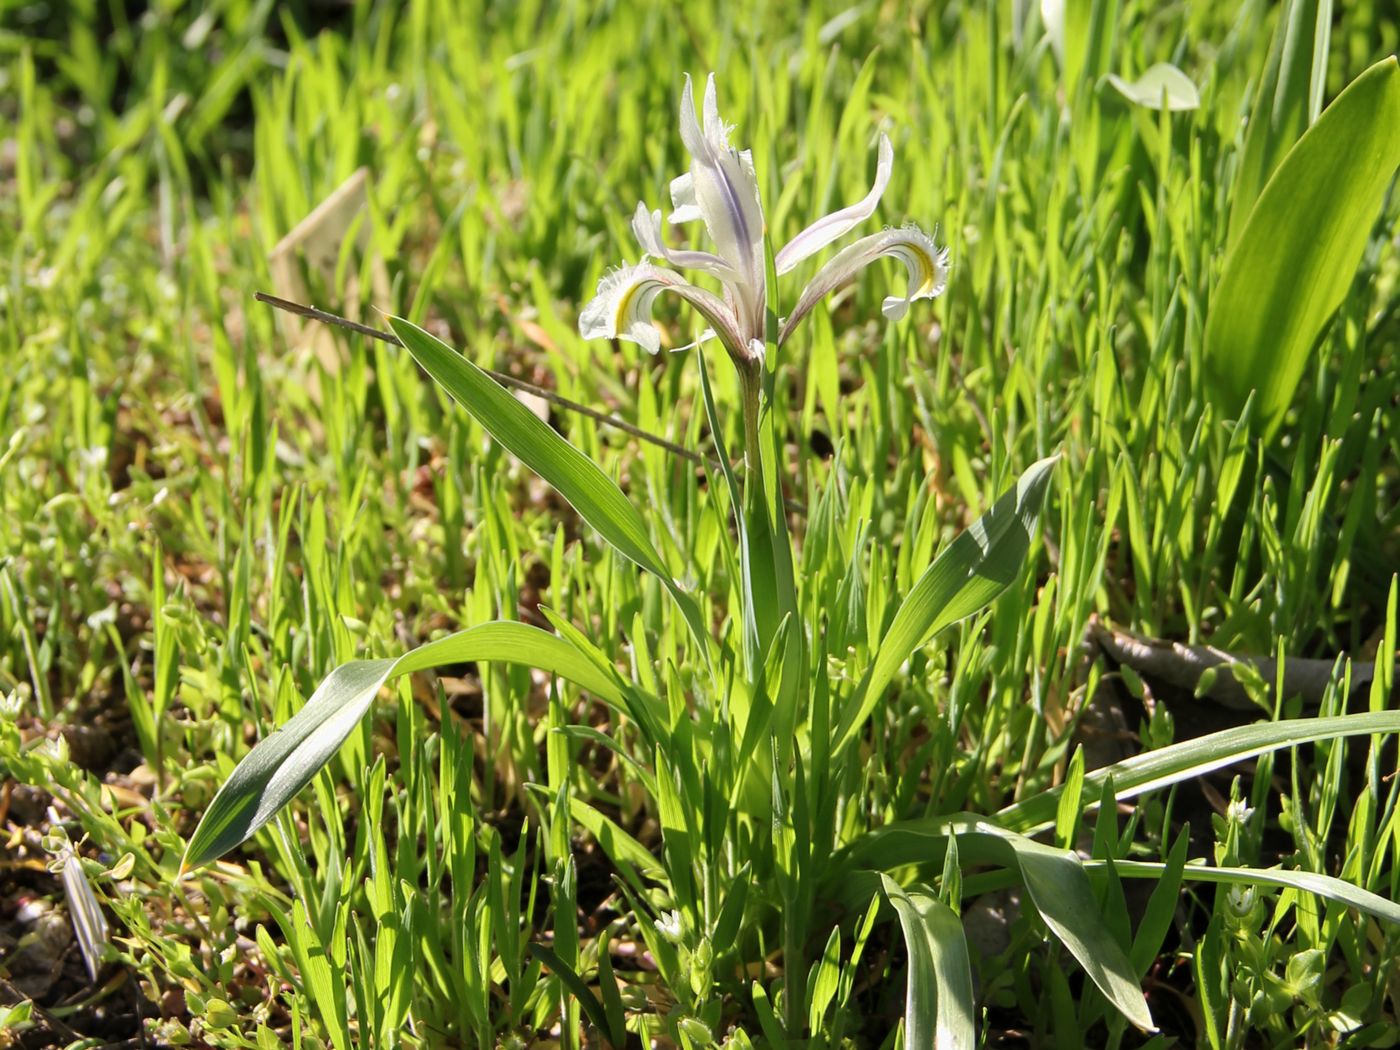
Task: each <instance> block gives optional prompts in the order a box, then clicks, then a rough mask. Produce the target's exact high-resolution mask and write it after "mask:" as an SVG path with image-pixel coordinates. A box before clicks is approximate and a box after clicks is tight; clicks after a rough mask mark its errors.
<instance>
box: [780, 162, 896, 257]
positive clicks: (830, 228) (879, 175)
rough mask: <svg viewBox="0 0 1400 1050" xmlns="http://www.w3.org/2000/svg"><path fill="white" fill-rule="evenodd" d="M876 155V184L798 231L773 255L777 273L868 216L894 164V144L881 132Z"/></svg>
mask: <svg viewBox="0 0 1400 1050" xmlns="http://www.w3.org/2000/svg"><path fill="white" fill-rule="evenodd" d="M878 157H879V159H878V160H877V161H876V164H875V184H874V185H873V186H871V187H870V192H869V193H867V194H866V195H865V196H864V197H863V198H862V199H861V200H859V201H857V202H856V203H855V204H852V205H850V206H849V207H846V208H842V209H841V210H840V211H834V212H832V213H831V214H830V215H826V216H823V217H822V218H820V219H818V220H817V221H816V222H814V223H812V225H810V226H808V227H807V228H806V229H805V230H803V231H802V232H801V233H799V234H798V235H797V236H796V237H794V238H793V239H792V240H790V241H788V242H787V244H785V245H783V247H782V250H781V251H779V252H778V254H777V255H776V256H775V257H774V259H773V264H774V266H776V267H777V270H778V272H779V273H787V272H788V271H789V270H791V269H792V268H793V267H795V266H796V265H797V264H798V263H800V262H801V261H802V260H803V259H806V258H808V257H809V256H812V255H815V254H816V253H817V252H819V251H821V250H822V249H823V248H825V247H826V246H827V245H828V244H830V243H831V242H832V241H834V240H836V239H837V238H838V237H844V236H845V235H846V234H847V233H849V232H850V231H851V230H853V229H855V228H856V227H857V226H859V225H860V224H861V223H863V222H864V221H865V220H866V219H868V218H870V216H872V215H874V214H875V208H876V206H877V205H878V204H879V203H880V198H881V197H882V196H883V195H884V192H885V187H886V186H888V185H889V182H890V172H891V170H893V168H894V147H893V146H891V145H890V140H889V139H888V138H887V137H886V136H884V135H881V136H880V148H879V154H878Z"/></svg>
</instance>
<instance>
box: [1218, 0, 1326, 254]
mask: <svg viewBox="0 0 1400 1050" xmlns="http://www.w3.org/2000/svg"><path fill="white" fill-rule="evenodd" d="M1331 28H1332V2H1331V0H1285V2H1284V4H1283V7H1282V9H1281V10H1280V12H1279V16H1278V25H1277V26H1276V27H1275V28H1274V36H1273V40H1272V42H1271V43H1270V45H1269V58H1268V63H1267V65H1266V66H1265V68H1264V78H1263V80H1261V81H1260V82H1259V85H1258V86H1257V87H1256V88H1255V92H1254V100H1253V102H1252V104H1251V106H1250V110H1249V121H1248V123H1247V124H1246V125H1245V132H1244V147H1243V149H1242V150H1241V152H1240V161H1239V169H1238V171H1237V172H1236V174H1235V182H1234V185H1233V186H1232V187H1231V188H1230V234H1229V244H1230V246H1233V245H1234V243H1235V241H1237V240H1238V239H1239V236H1240V232H1241V231H1242V230H1243V229H1244V225H1245V221H1246V220H1247V219H1248V218H1249V213H1250V212H1251V211H1252V210H1253V208H1254V202H1255V201H1257V200H1258V199H1259V191H1260V190H1262V189H1263V188H1264V185H1265V183H1267V182H1268V181H1269V176H1270V175H1272V174H1273V173H1274V169H1275V168H1277V167H1278V164H1279V161H1281V160H1282V159H1283V158H1284V156H1285V155H1286V154H1287V153H1288V151H1289V150H1290V149H1292V148H1293V144H1294V143H1295V142H1297V141H1298V137H1299V136H1300V135H1302V134H1303V132H1304V131H1305V130H1306V129H1307V127H1308V125H1309V124H1311V123H1312V122H1313V121H1315V120H1316V119H1317V116H1318V114H1319V113H1320V112H1321V111H1322V93H1323V91H1324V90H1325V89H1326V87H1327V43H1328V37H1329V36H1330V35H1331Z"/></svg>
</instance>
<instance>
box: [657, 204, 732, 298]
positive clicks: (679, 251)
mask: <svg viewBox="0 0 1400 1050" xmlns="http://www.w3.org/2000/svg"><path fill="white" fill-rule="evenodd" d="M632 232H633V233H634V234H635V235H636V237H637V241H638V243H640V244H641V246H642V251H644V252H646V253H647V254H648V255H655V256H657V257H659V258H662V259H665V260H666V261H667V262H668V263H670V264H671V265H672V266H679V267H680V268H681V269H682V270H701V271H703V272H704V273H708V274H712V275H713V276H715V277H718V278H720V279H721V280H726V281H732V280H734V277H735V274H734V270H733V268H732V267H731V266H730V265H729V264H728V263H727V262H725V261H724V260H723V259H721V258H720V257H719V256H718V255H715V254H713V253H712V252H699V251H692V250H688V249H684V248H668V247H666V242H665V241H663V240H662V239H661V212H659V211H648V210H647V206H646V205H645V204H638V205H637V211H636V214H635V215H633V216H632Z"/></svg>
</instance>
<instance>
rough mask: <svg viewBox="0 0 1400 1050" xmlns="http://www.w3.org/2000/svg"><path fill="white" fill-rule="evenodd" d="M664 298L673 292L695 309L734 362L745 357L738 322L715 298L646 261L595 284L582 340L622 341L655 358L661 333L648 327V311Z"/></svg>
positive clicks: (581, 325)
mask: <svg viewBox="0 0 1400 1050" xmlns="http://www.w3.org/2000/svg"><path fill="white" fill-rule="evenodd" d="M662 292H673V293H675V294H676V295H678V296H680V297H681V298H682V299H684V300H685V301H686V302H687V303H689V304H690V305H691V306H692V307H694V308H695V310H696V311H697V312H698V313H699V314H700V316H701V317H703V318H704V319H705V321H706V323H707V324H709V326H710V328H712V329H713V330H714V332H715V334H716V335H717V336H718V337H719V339H720V341H721V342H722V343H724V346H725V349H726V350H728V351H729V353H730V355H731V356H733V357H734V358H735V360H740V359H743V358H744V357H746V356H747V353H748V341H747V340H746V339H745V338H744V337H743V336H741V335H740V330H739V323H738V319H737V318H736V317H735V316H734V312H733V311H732V310H731V309H730V308H729V307H728V306H726V305H725V303H724V302H723V301H722V300H721V299H720V298H719V296H717V295H715V294H714V293H713V292H707V291H705V289H703V288H697V287H695V285H693V284H690V283H688V282H687V281H686V280H685V279H684V278H683V277H681V275H680V274H678V273H676V272H675V271H674V270H668V269H666V268H665V267H661V266H654V265H653V264H651V263H650V262H648V261H647V260H646V259H645V258H643V259H642V261H641V262H639V263H638V264H637V265H636V266H623V267H622V268H621V269H620V270H614V271H613V272H612V273H610V274H608V275H607V276H606V277H604V278H603V279H602V280H601V281H599V282H598V294H597V295H596V296H594V298H593V299H592V300H591V301H590V302H589V303H588V305H587V306H585V307H584V308H583V310H582V312H580V313H579V317H578V330H579V334H580V335H581V336H583V337H584V338H585V339H626V340H628V341H629V342H633V343H636V344H637V345H638V346H641V347H644V348H645V349H646V350H647V351H649V352H650V353H653V354H655V353H659V352H660V350H661V333H660V331H659V330H658V329H657V327H656V325H655V324H653V323H652V320H651V306H652V303H653V302H654V301H655V300H656V297H657V296H658V295H660V294H661V293H662Z"/></svg>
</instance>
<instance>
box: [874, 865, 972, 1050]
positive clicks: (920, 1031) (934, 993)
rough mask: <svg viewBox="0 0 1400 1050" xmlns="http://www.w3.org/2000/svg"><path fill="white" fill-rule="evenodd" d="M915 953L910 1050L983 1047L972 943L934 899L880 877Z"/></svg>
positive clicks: (907, 1014) (908, 1002) (907, 1025)
mask: <svg viewBox="0 0 1400 1050" xmlns="http://www.w3.org/2000/svg"><path fill="white" fill-rule="evenodd" d="M880 885H881V888H882V889H883V890H884V893H885V897H886V898H887V899H888V900H889V902H890V904H891V905H892V906H893V907H894V910H895V913H896V914H897V915H898V916H899V925H900V927H901V928H902V929H903V931H904V944H905V947H906V948H907V949H908V952H909V976H908V978H907V982H906V985H905V999H904V1045H905V1046H910V1047H913V1046H927V1047H933V1048H934V1050H961V1048H964V1047H967V1048H970V1047H973V1046H975V1045H976V1042H977V1030H976V1026H975V1024H974V1022H973V1017H974V1004H975V1002H976V1000H975V999H974V998H973V994H972V966H971V963H970V962H969V961H968V954H967V938H966V937H965V936H964V934H963V928H962V922H961V921H959V919H958V917H957V916H956V915H955V914H953V910H952V909H951V908H949V907H948V905H946V904H944V903H943V902H942V901H940V900H938V899H937V898H936V897H934V896H933V895H931V894H928V893H920V892H917V891H915V892H906V891H905V890H904V889H903V888H902V887H901V886H900V885H899V883H897V882H895V881H894V880H893V879H891V878H890V877H889V876H888V875H881V876H880Z"/></svg>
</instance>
